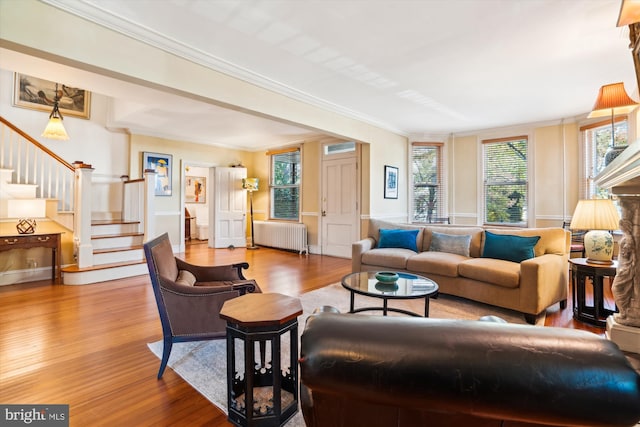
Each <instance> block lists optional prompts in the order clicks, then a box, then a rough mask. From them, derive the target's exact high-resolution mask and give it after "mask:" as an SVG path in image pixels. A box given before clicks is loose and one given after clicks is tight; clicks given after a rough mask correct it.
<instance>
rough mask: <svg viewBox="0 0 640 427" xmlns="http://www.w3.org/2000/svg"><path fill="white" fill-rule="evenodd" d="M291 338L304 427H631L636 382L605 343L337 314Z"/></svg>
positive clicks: (538, 330) (497, 326)
mask: <svg viewBox="0 0 640 427" xmlns="http://www.w3.org/2000/svg"><path fill="white" fill-rule="evenodd" d="M324 311H325V312H322V313H319V314H315V315H312V316H310V317H309V320H308V321H307V324H306V327H305V330H304V333H303V335H302V338H301V349H300V379H301V386H300V402H301V407H302V412H303V415H304V418H305V422H306V424H307V426H310V427H311V426H313V427H323V426H327V427H335V426H350V427H359V426H362V427H365V426H366V427H387V426H389V427H390V426H393V427H409V426H410V427H418V426H420V427H422V426H424V427H426V426H430V427H433V426H492V427H514V426H519V427H524V426H538V425H551V426H602V427H604V426H607V427H614V426H635V424H636V423H637V422H638V420H639V419H640V375H638V373H637V372H635V371H634V369H633V368H632V367H631V365H630V364H629V362H628V361H627V359H626V358H625V356H624V354H623V353H622V352H621V351H620V350H619V349H618V347H617V346H616V345H615V344H614V343H613V342H611V341H608V340H605V339H603V338H600V337H599V336H597V335H595V334H592V333H589V332H585V331H578V330H570V329H562V328H550V327H537V326H530V325H515V324H506V323H500V322H485V321H463V320H445V319H423V318H421V319H418V318H405V317H382V316H362V315H348V314H335V313H330V312H326V311H327V310H326V309H325V310H324Z"/></svg>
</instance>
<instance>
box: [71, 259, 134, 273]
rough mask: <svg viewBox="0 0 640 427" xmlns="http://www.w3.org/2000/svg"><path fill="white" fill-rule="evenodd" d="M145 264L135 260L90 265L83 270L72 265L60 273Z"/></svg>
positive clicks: (76, 265)
mask: <svg viewBox="0 0 640 427" xmlns="http://www.w3.org/2000/svg"><path fill="white" fill-rule="evenodd" d="M145 262H146V261H145V260H144V259H142V260H136V261H123V262H113V263H110V264H98V265H92V266H91V267H83V268H80V267H78V264H74V265H70V266H67V267H63V268H62V272H63V273H81V272H83V271H94V270H104V269H107V268H116V267H126V266H129V265H137V264H144V263H145Z"/></svg>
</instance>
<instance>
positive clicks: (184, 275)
mask: <svg viewBox="0 0 640 427" xmlns="http://www.w3.org/2000/svg"><path fill="white" fill-rule="evenodd" d="M176 283H177V284H179V285H185V286H193V285H194V284H195V283H196V276H194V275H193V273H191V272H190V271H187V270H180V271H178V277H177V278H176Z"/></svg>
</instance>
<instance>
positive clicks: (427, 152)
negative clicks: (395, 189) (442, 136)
mask: <svg viewBox="0 0 640 427" xmlns="http://www.w3.org/2000/svg"><path fill="white" fill-rule="evenodd" d="M442 145H443V144H442V143H427V142H414V143H413V144H412V146H411V180H412V186H413V191H412V192H411V205H412V206H411V211H412V215H411V220H412V222H425V223H430V222H439V219H441V218H443V217H445V215H446V214H445V206H444V200H445V198H444V193H445V191H444V186H443V185H442ZM437 219H438V221H436V220H437Z"/></svg>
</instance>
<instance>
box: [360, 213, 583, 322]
mask: <svg viewBox="0 0 640 427" xmlns="http://www.w3.org/2000/svg"><path fill="white" fill-rule="evenodd" d="M381 228H382V229H387V230H388V229H404V230H412V229H417V230H419V232H418V234H417V236H416V246H417V249H418V252H415V251H413V250H410V249H404V248H379V247H377V246H378V243H379V236H380V229H381ZM486 231H489V232H491V233H494V234H498V235H515V236H525V237H531V236H539V237H540V239H539V240H538V242H537V243H536V244H535V246H534V248H533V251H534V253H535V256H534V257H533V258H531V259H526V260H524V261H522V262H513V261H506V260H503V259H493V258H484V257H482V254H483V248H484V243H485V234H486ZM434 232H436V233H441V234H445V235H448V236H450V235H463V236H466V235H468V236H470V242H469V250H468V252H469V255H468V256H465V255H460V254H456V253H449V252H441V251H433V250H431V251H430V250H429V248H430V246H431V241H432V236H433V233H434ZM368 234H369V236H368V237H367V238H365V239H363V240H360V241H358V242H355V243H354V244H353V245H352V271H353V272H358V271H379V270H392V271H401V272H408V273H414V274H419V275H422V276H425V277H428V278H430V279H432V280H434V281H435V282H436V283H438V286H439V287H440V292H442V293H445V294H450V295H456V296H460V297H464V298H468V299H471V300H475V301H479V302H483V303H487V304H491V305H495V306H498V307H503V308H508V309H511V310H516V311H519V312H522V313H523V314H524V316H525V319H526V320H527V322H529V323H531V324H533V323H535V320H536V317H537V316H538V315H539V314H541V313H542V312H543V311H545V310H546V309H547V308H548V307H550V306H552V305H553V304H556V303H560V307H561V308H565V307H566V304H567V286H568V270H569V269H568V259H569V249H570V245H571V233H570V232H569V231H567V230H564V229H562V228H520V229H511V228H509V229H506V228H502V229H490V228H487V229H484V228H482V227H466V226H446V225H438V226H435V225H433V226H431V225H428V226H419V225H405V224H398V223H391V222H386V221H382V220H376V219H371V220H370V223H369V232H368ZM437 237H442V236H441V235H440V236H437Z"/></svg>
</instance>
